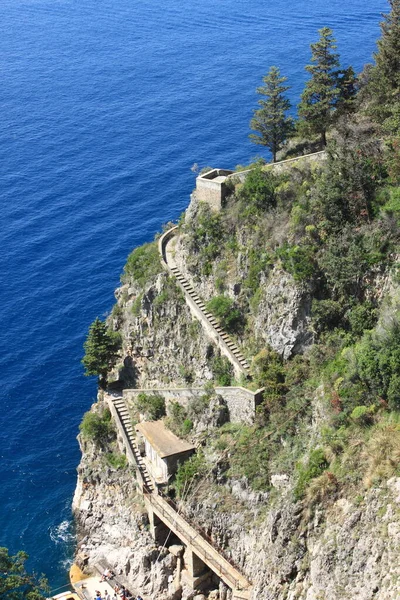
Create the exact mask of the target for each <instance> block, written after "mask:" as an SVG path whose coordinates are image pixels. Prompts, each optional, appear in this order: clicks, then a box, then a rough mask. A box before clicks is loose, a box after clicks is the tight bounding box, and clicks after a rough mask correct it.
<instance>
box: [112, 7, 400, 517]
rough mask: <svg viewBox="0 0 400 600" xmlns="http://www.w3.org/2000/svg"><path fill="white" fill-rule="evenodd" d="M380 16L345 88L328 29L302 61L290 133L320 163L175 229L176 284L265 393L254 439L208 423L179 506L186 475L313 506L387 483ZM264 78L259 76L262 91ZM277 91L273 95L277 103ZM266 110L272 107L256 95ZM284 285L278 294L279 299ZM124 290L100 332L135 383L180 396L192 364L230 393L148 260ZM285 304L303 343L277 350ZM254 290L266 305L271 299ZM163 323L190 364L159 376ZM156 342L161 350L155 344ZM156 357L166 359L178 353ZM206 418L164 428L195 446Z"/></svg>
mask: <svg viewBox="0 0 400 600" xmlns="http://www.w3.org/2000/svg"><path fill="white" fill-rule="evenodd" d="M390 5H391V9H392V10H391V13H390V15H388V16H386V17H385V19H384V22H383V24H382V38H381V40H380V42H379V43H378V52H377V54H376V56H375V64H374V65H371V66H369V67H367V68H366V69H365V71H364V73H362V74H361V75H360V76H359V77H358V79H357V82H356V81H355V80H354V77H353V73H352V71H351V69H350V68H348V69H344V70H343V69H341V68H340V65H339V59H338V56H337V55H336V53H335V52H334V50H335V42H334V39H333V36H332V32H331V31H330V30H329V29H327V28H324V29H323V30H321V32H320V34H321V38H320V40H319V42H317V43H316V44H313V45H312V51H313V57H312V62H313V65H312V66H310V67H308V71H309V72H310V75H311V79H310V81H309V82H308V83H307V85H306V89H305V91H304V93H303V96H302V102H301V105H300V108H299V116H300V122H299V126H298V127H297V132H298V134H299V133H300V134H301V132H302V131H303V132H304V131H305V130H307V131H308V132H312V133H313V134H315V135H318V136H320V137H321V140H322V141H323V143H325V142H326V143H327V147H326V157H325V159H324V160H321V161H316V162H304V163H302V162H300V161H299V162H297V163H294V164H291V165H290V166H289V167H287V168H283V169H281V170H278V171H275V170H274V171H272V170H270V169H269V168H268V167H266V166H265V165H264V164H262V163H261V162H260V163H259V164H256V165H253V168H252V169H251V171H250V172H249V174H248V175H247V177H246V178H245V179H244V181H243V180H241V179H240V178H239V177H238V178H237V180H236V181H235V179H233V183H232V184H231V189H230V194H229V195H228V197H227V198H226V201H225V205H224V207H223V209H222V211H221V212H220V213H215V212H213V211H212V210H211V209H210V207H209V206H208V205H205V204H199V205H198V206H195V208H194V210H192V214H191V215H190V218H186V220H185V219H182V220H181V222H180V228H179V232H180V240H181V241H180V243H181V247H180V249H179V252H180V258H181V260H182V261H183V262H184V268H185V269H186V271H187V274H188V276H189V277H191V279H192V281H193V282H194V285H197V286H198V289H199V290H201V291H200V292H199V293H200V294H201V293H202V294H203V298H204V300H205V301H207V307H208V309H209V310H210V311H211V312H212V313H213V314H214V315H215V316H216V318H217V319H218V320H219V322H220V323H221V325H222V326H223V327H225V328H226V329H227V330H229V331H230V332H231V334H232V335H233V336H234V338H235V341H236V343H237V344H238V345H240V346H241V349H242V350H243V352H244V353H245V354H246V356H247V358H248V360H251V372H252V373H251V374H252V384H251V385H253V386H254V387H260V386H262V387H263V388H264V389H265V391H264V398H263V402H262V404H261V406H260V407H259V409H258V413H257V419H256V422H255V423H254V425H252V426H250V425H242V426H233V425H232V424H222V423H220V424H219V426H216V427H214V428H210V429H209V430H208V432H207V434H203V435H198V437H197V439H198V441H199V442H200V443H201V444H202V445H203V449H204V454H203V455H202V465H203V462H205V463H206V464H207V463H208V466H209V468H204V469H203V467H202V468H201V469H197V467H195V466H193V465H192V464H191V463H190V465H187V466H185V467H184V466H182V468H181V470H180V471H179V473H178V477H177V486H176V492H177V493H178V494H180V492H181V489H183V487H182V486H183V485H184V482H185V481H186V479H187V478H190V477H191V472H192V470H194V471H195V472H196V478H197V479H200V480H201V478H204V479H207V481H210V480H211V481H213V482H214V483H226V482H227V481H229V480H234V479H238V478H239V479H243V480H245V481H246V483H247V484H248V485H249V486H250V487H252V488H253V489H254V490H256V491H270V490H271V486H272V484H271V481H272V476H276V475H281V474H282V473H283V474H287V475H288V477H289V478H290V480H291V483H292V486H291V489H292V494H293V498H294V499H295V500H302V501H304V502H306V503H309V504H310V505H313V504H315V503H320V502H321V501H322V500H325V501H326V500H327V499H330V498H331V499H332V498H336V497H337V496H338V494H339V493H341V491H343V490H347V492H348V493H349V494H353V495H357V494H360V490H361V493H362V490H363V485H365V486H370V485H373V484H375V483H377V482H379V481H380V480H381V479H382V478H384V477H389V476H391V475H393V474H398V464H399V462H398V458H399V449H400V394H399V389H400V293H399V280H398V274H397V270H396V269H397V264H398V257H399V240H400V137H399V125H400V83H399V76H398V73H399V69H398V68H397V70H396V69H395V68H394V67H396V65H397V67H398V64H399V62H398V61H399V60H400V50H399V47H398V39H399V35H398V30H399V27H400V24H399V19H400V2H399V0H391V2H390ZM396 32H397V33H396ZM278 75H279V72H274V77H275V80H276V81H275V82H276V83H277V85H278V84H279V85H281V83H282V80H281V79H280V78H279V77H278ZM271 78H272V73H271V72H270V79H269V80H268V81H265V83H266V85H269V86H270V85H271V81H272V79H271ZM278 87H279V86H278ZM278 87H277V88H276V90H275V91H277V92H278V93H279V94H281V93H283V92H284V91H285V90H284V89H283V88H282V89H281V90H280V91H279V89H278ZM356 92H357V93H356ZM274 93H275V92H274ZM268 94H270V96H271V98H272V92H271V89H270V88H268ZM282 106H283V108H284V106H286V105H284V104H283V105H282ZM262 108H263V109H264V108H265V106H264V105H263V107H262ZM260 110H261V109H260ZM259 116H260V115H259ZM264 116H265V115H264ZM281 116H282V112H281ZM268 143H269V142H268ZM296 144H297V147H299V146H301V145H302V144H303V145H304V140H300V141H299V139H298V140H297V142H296ZM282 281H284V282H285V284H284V286H286V288H285V287H284V288H280V287H279V282H282ZM123 282H124V284H125V288H123V289H124V291H123V293H121V297H120V302H119V305H118V306H119V307H129V316H128V314H127V312H126V311H125V312H124V310H125V309H122V308H120V309H119V310H118V311H115V312H113V315H112V319H111V320H112V322H113V324H114V328H115V329H121V330H123V329H124V327H125V337H126V338H127V337H129V348H132V347H133V346H134V344H135V336H136V338H137V347H139V348H140V350H138V353H137V364H138V365H139V368H143V365H144V364H145V363H146V361H148V362H150V361H153V371H152V372H153V373H155V374H156V375H157V378H158V380H161V381H167V382H171V380H172V381H173V376H171V372H173V373H177V374H178V377H179V380H180V381H182V382H184V383H185V384H187V385H190V384H191V383H193V381H195V380H196V365H197V364H199V363H201V364H202V368H203V372H205V371H206V369H207V368H209V369H210V371H211V373H212V377H213V381H214V384H219V385H221V384H222V385H228V384H230V383H231V382H232V372H231V371H229V365H226V363H225V362H224V359H222V358H221V357H220V356H219V355H218V353H217V352H215V350H214V349H213V347H212V344H208V345H207V344H205V343H204V344H203V345H201V342H202V340H201V341H199V343H198V345H197V346H195V345H194V341H193V340H195V339H197V338H199V330H198V327H197V324H196V323H191V322H190V320H189V318H188V317H187V316H186V315H185V313H184V308H182V307H181V304H179V302H181V300H182V297H181V294H180V293H179V291H177V290H176V289H175V288H174V284H173V283H171V281H170V279H169V278H168V277H167V276H166V275H165V274H161V265H160V260H159V257H158V254H157V248H156V246H155V244H149V245H146V246H144V247H142V248H140V249H136V250H135V251H134V252H133V253H132V254H131V256H130V257H129V259H128V263H127V266H126V267H125V271H124V275H123ZM382 285H384V289H383V290H382ZM127 286H129V288H128V287H127ZM289 288H290V290H292V292H293V297H294V298H296V299H297V300H296V302H297V304H296V306H299V304H301V303H303V307H304V310H303V313H302V314H300V313H296V314H294V315H292V316H293V319H292V321H293V322H296V323H295V325H293V326H292V328H295V326H297V325H298V323H299V322H301V324H302V327H303V330H302V331H301V332H300V333H301V336H300V334H299V335H298V332H297V333H296V335H297V338H298V339H296V341H295V342H293V343H291V345H290V347H289V346H288V349H287V347H286V346H284V345H281V346H280V345H279V343H280V342H279V343H278V342H277V341H276V340H275V338H274V332H279V331H280V330H279V319H278V317H276V322H277V323H278V324H277V323H274V322H272V320H273V319H272V317H271V313H273V311H274V310H275V311H276V312H278V313H279V311H282V310H284V309H285V304H287V297H285V293H286V290H287V289H289ZM282 289H283V291H282ZM132 290H133V291H132ZM268 290H269V291H271V290H274V291H275V295H274V297H273V298H271V296H268V293H270V292H268V293H267V291H268ZM124 294H125V296H124ZM132 294H133V297H132ZM299 298H300V300H298V299H299ZM274 304H275V305H276V307H275V309H274V306H273V305H274ZM173 305H174V307H173V308H172V306H173ZM166 322H168V323H169V324H170V325H171V327H173V326H174V325H176V328H177V329H176V330H177V331H178V328H179V339H180V341H183V343H185V344H186V348H189V347H190V348H191V350H190V352H188V351H187V352H186V356H182V355H179V356H180V358H179V361H181V362H180V363H179V361H177V360H176V361H175V363H179V364H171V365H170V366H167V367H165V368H164V363H163V360H164V359H165V357H164V356H162V355H161V352H159V353H158V354H157V352H158V348H157V344H156V343H155V339H156V329H157V327H162V326H163V325H162V323H166ZM163 335H164V340H165V337H168V335H169V329H168V334H166V333H165V331H164V334H163ZM300 338H301V339H300ZM167 345H168V346H170V347H171V348H172V351H173V352H175V349H176V347H177V343H176V339H175V338H174V337H173V336H171V337H170V338H169V341H168V344H167V343H165V347H166V346H167ZM125 348H128V344H127V343H126V344H125ZM177 352H178V350H176V352H175V355H177ZM154 356H156V362H157V360H158V361H159V365H158V369H159V370H158V372H157V366H154V358H153V357H154ZM163 369H164V371H163ZM166 370H167V371H168V372H165V371H166ZM204 382H205V378H204V380H203V383H204ZM141 401H142V403H144V404H143V406H142V410H146V411H147V414H148V417H149V418H159V417H160V416H162V414H163V411H164V407H162V406H161V404H162V403H160V400H159V399H157V397H156V396H149V397H146V398H142V400H141ZM207 407H208V405H207V403H204V406H203V407H201V409H199V411H198V412H197V413H196V411H194V410H192V409H190V410H188V409H187V408H185V409H184V408H182V407H180V405H179V404H178V405H177V406H175V407H172V408H171V410H170V414H169V421H167V422H168V423H169V425H170V426H171V427H172V428H173V429H174V430H175V431H176V432H177V433H179V435H197V433H196V423H197V422H198V421H200V420H201V418H202V415H203V414H204V413H205V411H206V410H208V408H207ZM213 465H214V466H213ZM196 469H197V470H196Z"/></svg>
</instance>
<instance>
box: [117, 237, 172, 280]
mask: <svg viewBox="0 0 400 600" xmlns="http://www.w3.org/2000/svg"><path fill="white" fill-rule="evenodd" d="M161 272H162V266H161V262H160V255H159V253H158V248H157V243H156V242H152V243H149V244H143V246H139V248H135V249H134V250H133V252H131V254H130V255H129V256H128V259H127V261H126V265H125V267H124V272H123V274H122V277H121V279H122V281H123V282H129V281H131V280H133V281H135V282H137V283H138V284H139V285H140V286H141V287H144V285H145V284H146V282H147V281H149V279H151V278H152V277H154V276H155V275H158V273H161Z"/></svg>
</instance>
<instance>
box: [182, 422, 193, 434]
mask: <svg viewBox="0 0 400 600" xmlns="http://www.w3.org/2000/svg"><path fill="white" fill-rule="evenodd" d="M192 429H193V421H192V420H191V419H185V420H184V421H183V423H182V434H183V435H188V433H190V432H191V431H192Z"/></svg>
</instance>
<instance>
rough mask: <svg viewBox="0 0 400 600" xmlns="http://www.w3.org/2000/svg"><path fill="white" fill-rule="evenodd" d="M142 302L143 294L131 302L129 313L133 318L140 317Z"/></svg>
mask: <svg viewBox="0 0 400 600" xmlns="http://www.w3.org/2000/svg"><path fill="white" fill-rule="evenodd" d="M142 300H143V294H138V295H137V296H136V298H135V300H134V301H133V304H132V308H131V311H132V314H133V315H134V316H135V317H138V316H139V315H140V311H141V309H142Z"/></svg>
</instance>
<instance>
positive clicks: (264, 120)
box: [249, 67, 294, 162]
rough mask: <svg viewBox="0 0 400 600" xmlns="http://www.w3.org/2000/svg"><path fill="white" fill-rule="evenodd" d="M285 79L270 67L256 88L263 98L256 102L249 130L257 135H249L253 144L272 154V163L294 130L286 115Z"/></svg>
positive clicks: (287, 108) (287, 87) (276, 69)
mask: <svg viewBox="0 0 400 600" xmlns="http://www.w3.org/2000/svg"><path fill="white" fill-rule="evenodd" d="M285 81H287V78H286V77H281V75H280V71H279V69H278V67H271V68H270V70H269V72H268V74H267V75H265V77H263V82H264V85H263V86H261V87H259V88H257V93H258V94H261V95H262V96H265V98H261V99H260V100H259V101H258V104H259V105H260V108H258V109H256V110H254V117H253V118H252V120H251V121H250V128H251V129H253V130H254V131H257V133H251V134H250V136H249V137H250V138H251V140H252V141H253V142H254V143H255V144H260V145H261V146H266V147H267V148H269V149H270V150H271V152H272V156H273V161H274V162H275V161H276V153H277V152H278V150H279V149H280V148H281V147H282V145H283V144H284V143H285V141H286V139H287V138H288V136H289V135H290V133H291V132H292V131H293V129H294V124H293V119H292V118H291V117H288V116H287V115H286V113H287V111H288V110H289V109H290V102H289V100H288V99H287V98H285V96H284V93H285V92H286V91H287V90H288V89H289V86H286V85H284V83H285Z"/></svg>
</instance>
